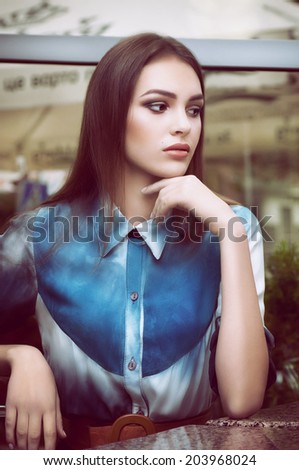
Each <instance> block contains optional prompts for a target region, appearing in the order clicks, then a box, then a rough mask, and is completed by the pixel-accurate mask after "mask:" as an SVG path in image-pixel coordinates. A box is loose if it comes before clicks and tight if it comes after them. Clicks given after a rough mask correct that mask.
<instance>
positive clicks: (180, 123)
mask: <svg viewBox="0 0 299 470" xmlns="http://www.w3.org/2000/svg"><path fill="white" fill-rule="evenodd" d="M189 119H190V118H189V117H188V116H187V114H186V111H185V110H184V111H177V112H176V113H175V114H174V116H173V122H172V126H171V131H170V132H171V134H173V135H175V134H188V133H189V132H190V129H191V124H190V120H189Z"/></svg>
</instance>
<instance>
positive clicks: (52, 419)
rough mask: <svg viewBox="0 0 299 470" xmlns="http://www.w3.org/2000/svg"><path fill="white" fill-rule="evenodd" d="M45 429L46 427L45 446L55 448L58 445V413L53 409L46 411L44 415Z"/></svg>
mask: <svg viewBox="0 0 299 470" xmlns="http://www.w3.org/2000/svg"><path fill="white" fill-rule="evenodd" d="M43 429H44V447H45V449H46V450H53V449H55V447H56V438H57V430H56V413H55V411H51V412H50V413H45V414H44V417H43Z"/></svg>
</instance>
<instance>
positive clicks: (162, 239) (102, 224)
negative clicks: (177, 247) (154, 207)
mask: <svg viewBox="0 0 299 470" xmlns="http://www.w3.org/2000/svg"><path fill="white" fill-rule="evenodd" d="M165 222H166V220H165V218H164V219H163V221H161V220H158V221H157V220H155V219H149V220H144V221H142V222H140V223H139V224H137V225H135V226H134V225H132V224H131V222H130V221H129V220H128V219H127V218H126V217H125V216H124V215H123V214H122V213H121V211H120V210H119V208H117V207H114V208H113V210H112V213H110V214H109V212H108V209H107V207H103V208H102V209H100V210H98V211H97V223H96V224H95V225H96V228H97V236H98V238H99V241H100V255H101V257H105V256H107V255H108V253H109V252H110V251H111V250H112V249H113V248H114V247H115V246H117V245H118V244H119V243H124V242H125V241H126V239H127V236H128V234H129V233H130V232H131V230H133V229H136V230H138V233H139V234H140V236H141V237H142V239H143V240H144V243H146V245H147V246H148V247H149V249H150V250H151V252H152V254H153V256H154V257H155V258H156V259H160V257H161V255H162V252H163V249H164V247H165V244H166V237H167V231H166V226H165Z"/></svg>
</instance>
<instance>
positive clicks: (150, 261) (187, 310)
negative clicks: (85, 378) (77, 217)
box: [33, 206, 220, 377]
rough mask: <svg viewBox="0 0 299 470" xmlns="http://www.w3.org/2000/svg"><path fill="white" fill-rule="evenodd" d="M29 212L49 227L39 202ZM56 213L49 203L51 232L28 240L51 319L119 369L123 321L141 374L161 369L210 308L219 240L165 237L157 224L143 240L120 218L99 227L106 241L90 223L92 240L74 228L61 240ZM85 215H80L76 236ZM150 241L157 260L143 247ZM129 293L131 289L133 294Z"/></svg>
mask: <svg viewBox="0 0 299 470" xmlns="http://www.w3.org/2000/svg"><path fill="white" fill-rule="evenodd" d="M37 216H38V217H41V220H42V218H43V217H44V221H43V226H49V217H52V216H53V214H51V212H50V215H49V211H48V209H42V210H41V211H40V212H39V213H38V214H37ZM63 216H65V217H66V218H67V220H71V219H70V213H69V208H68V207H67V206H66V207H64V206H61V207H59V208H57V209H56V212H55V217H56V219H55V221H56V226H55V230H54V228H53V217H52V222H51V221H50V222H51V224H52V226H51V229H52V230H54V231H55V234H53V233H52V236H51V237H49V236H47V237H45V239H44V240H42V241H39V242H38V243H34V244H33V247H34V256H35V259H36V271H37V281H38V291H39V293H40V295H41V297H42V299H43V301H44V303H45V305H46V307H47V309H48V310H49V312H50V314H51V315H52V316H53V318H54V320H55V321H56V322H57V323H58V324H59V325H60V327H61V328H62V329H63V331H64V332H65V333H66V334H67V335H68V336H69V337H70V338H71V339H72V340H73V341H74V342H75V343H76V344H77V345H78V346H79V347H80V349H82V350H83V351H84V352H85V353H86V354H87V355H88V356H90V357H91V358H92V359H94V360H95V361H96V362H97V363H98V364H99V365H100V366H102V367H103V368H104V369H106V370H107V371H109V372H113V373H115V374H119V375H123V374H124V362H123V361H124V355H125V347H126V346H125V331H126V329H128V328H129V329H130V330H131V333H130V334H131V335H133V336H134V335H135V339H134V341H132V345H131V346H130V351H131V354H132V357H140V355H141V350H140V348H141V346H142V376H143V377H146V376H149V375H152V374H157V373H159V372H162V371H163V370H165V369H167V368H168V367H170V366H171V365H172V364H173V363H175V362H176V361H177V360H179V359H180V358H181V357H182V356H184V355H185V354H186V353H188V352H189V351H191V350H192V349H193V348H194V347H195V346H196V344H198V343H199V342H200V340H201V338H202V337H203V336H204V334H205V331H206V329H207V327H208V325H209V324H210V322H211V319H212V316H213V314H214V312H215V309H216V306H217V297H218V292H219V283H220V264H219V245H218V243H215V242H211V240H210V233H209V232H206V233H204V236H203V240H202V243H193V242H191V241H188V240H184V241H181V242H180V243H171V242H167V235H168V234H169V233H167V231H166V229H165V225H164V224H161V226H160V228H159V235H157V233H156V232H155V233H154V235H155V236H156V237H157V238H158V239H157V240H156V239H153V236H152V237H150V238H151V239H150V241H148V243H149V244H147V243H146V242H145V241H144V238H141V239H139V240H137V239H130V238H129V239H128V237H127V234H128V232H129V231H130V230H131V229H132V226H131V225H130V224H129V223H128V222H125V221H124V218H123V219H121V220H122V224H119V225H120V226H121V228H120V230H118V231H117V232H116V227H115V226H114V227H113V230H114V232H113V231H110V232H109V230H108V232H106V235H107V233H108V234H109V237H110V238H109V240H108V236H107V240H108V242H107V241H106V239H105V240H104V241H103V240H100V239H99V238H103V233H102V236H101V237H99V232H98V225H96V223H94V237H93V238H92V239H90V240H88V241H86V242H84V241H83V242H80V241H77V240H78V234H77V236H76V237H73V236H72V231H71V230H70V232H67V233H68V235H69V233H70V236H68V237H67V242H64V241H63V240H62V239H63V237H64V236H65V235H66V232H65V225H64V223H63ZM101 216H103V214H102V215H101V213H99V214H98V217H101ZM117 217H119V212H117V216H116V215H115V217H114V218H115V219H116V220H118V219H117ZM94 220H96V219H94ZM97 221H98V222H99V224H100V226H101V220H99V219H97ZM85 222H86V220H85ZM85 222H84V220H81V229H82V230H81V234H82V240H83V232H84V233H85V234H86V233H87V231H86V230H85V231H84V230H83V229H84V223H85ZM91 225H92V224H91ZM85 227H86V224H85ZM141 228H142V227H140V235H141V236H142V235H144V231H142V230H141ZM155 230H157V227H155ZM54 235H55V236H54ZM147 235H149V230H147ZM152 235H153V233H152ZM74 238H76V239H74ZM169 239H170V237H169ZM49 240H50V241H49ZM53 240H58V246H56V247H54V246H53ZM157 244H158V245H160V250H159V252H160V254H161V256H160V258H159V259H157V258H156V257H155V256H153V253H152V252H151V250H150V246H151V245H152V246H155V245H157ZM103 245H104V246H103ZM99 247H101V248H100V251H101V250H102V253H103V255H104V256H103V257H102V258H101V257H100V256H99ZM132 292H137V293H138V299H137V300H135V301H132V299H131V297H130V295H131V293H132ZM142 312H143V313H142ZM142 314H143V315H144V318H143V344H142V342H141V344H140V340H139V331H140V322H141V315H142ZM132 332H134V334H133V333H132Z"/></svg>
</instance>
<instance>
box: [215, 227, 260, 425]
mask: <svg viewBox="0 0 299 470" xmlns="http://www.w3.org/2000/svg"><path fill="white" fill-rule="evenodd" d="M230 228H231V231H230V232H229V231H228V230H227V231H226V233H225V234H224V235H223V234H222V236H221V241H220V247H221V248H220V249H221V278H222V312H221V327H220V332H219V338H218V344H217V351H216V375H217V380H218V388H219V393H220V397H221V401H222V405H223V408H224V411H225V412H226V413H227V414H228V415H230V416H232V417H236V418H238V417H245V416H248V415H250V414H252V413H254V412H255V411H256V410H257V409H259V408H260V407H261V405H262V402H263V397H264V392H265V387H266V381H267V373H268V351H267V345H266V340H265V334H264V328H263V323H262V319H261V314H260V308H259V303H258V296H257V292H256V287H255V281H254V276H253V272H252V266H251V259H250V253H249V247H248V241H247V236H246V232H245V228H244V226H243V224H242V223H241V222H238V221H237V222H235V223H234V224H233V226H231V227H230Z"/></svg>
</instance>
